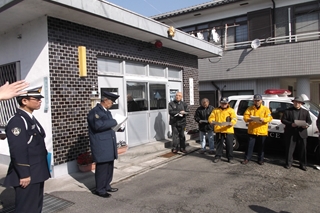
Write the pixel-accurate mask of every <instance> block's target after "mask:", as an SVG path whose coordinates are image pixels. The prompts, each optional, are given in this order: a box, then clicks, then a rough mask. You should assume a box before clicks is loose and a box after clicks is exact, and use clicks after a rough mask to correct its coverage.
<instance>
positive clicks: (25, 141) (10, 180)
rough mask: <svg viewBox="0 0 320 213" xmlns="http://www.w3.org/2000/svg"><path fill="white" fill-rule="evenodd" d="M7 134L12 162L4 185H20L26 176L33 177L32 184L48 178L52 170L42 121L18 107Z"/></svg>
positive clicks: (7, 128)
mask: <svg viewBox="0 0 320 213" xmlns="http://www.w3.org/2000/svg"><path fill="white" fill-rule="evenodd" d="M37 126H38V127H39V129H40V131H39V129H38V127H37ZM6 135H7V139H8V143H9V149H10V158H11V162H10V165H9V169H8V173H7V177H6V179H5V181H4V186H19V185H20V179H21V178H26V177H31V182H30V184H33V183H40V182H43V181H45V180H47V179H48V178H49V177H50V172H49V169H48V163H47V150H46V146H45V141H44V138H45V137H46V134H45V132H44V129H43V128H42V126H41V125H40V123H39V122H38V121H34V120H33V119H31V117H30V116H29V115H28V114H27V113H26V112H25V111H23V110H21V109H17V112H16V114H15V115H14V116H13V117H12V118H11V119H10V120H9V122H8V125H7V126H6Z"/></svg>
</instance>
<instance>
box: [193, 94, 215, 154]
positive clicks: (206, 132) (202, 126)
mask: <svg viewBox="0 0 320 213" xmlns="http://www.w3.org/2000/svg"><path fill="white" fill-rule="evenodd" d="M213 109H214V107H213V106H211V105H209V100H208V99H207V98H203V99H202V100H201V106H200V107H198V108H197V110H196V112H195V115H194V120H195V121H196V122H197V123H198V124H199V135H200V144H201V151H200V153H201V154H203V153H205V151H206V136H208V141H209V148H210V150H209V154H213V152H214V138H213V137H214V136H213V126H212V125H211V124H210V123H209V121H208V118H209V116H210V114H211V112H212V110H213Z"/></svg>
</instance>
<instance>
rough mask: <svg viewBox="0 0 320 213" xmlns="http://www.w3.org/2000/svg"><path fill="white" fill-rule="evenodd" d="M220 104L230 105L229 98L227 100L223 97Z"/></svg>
mask: <svg viewBox="0 0 320 213" xmlns="http://www.w3.org/2000/svg"><path fill="white" fill-rule="evenodd" d="M220 103H223V104H227V103H229V98H227V97H222V98H221V100H220Z"/></svg>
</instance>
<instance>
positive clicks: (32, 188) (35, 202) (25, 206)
mask: <svg viewBox="0 0 320 213" xmlns="http://www.w3.org/2000/svg"><path fill="white" fill-rule="evenodd" d="M43 188H44V182H40V183H33V184H29V185H28V186H27V187H26V188H22V187H20V186H17V187H14V190H15V194H16V199H15V211H14V212H16V213H30V212H32V213H41V212H42V205H43Z"/></svg>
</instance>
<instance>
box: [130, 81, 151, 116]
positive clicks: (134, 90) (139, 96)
mask: <svg viewBox="0 0 320 213" xmlns="http://www.w3.org/2000/svg"><path fill="white" fill-rule="evenodd" d="M146 85H147V83H141V82H127V106H128V107H127V109H128V112H133V111H143V110H148V100H147V98H148V97H147V86H146Z"/></svg>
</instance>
